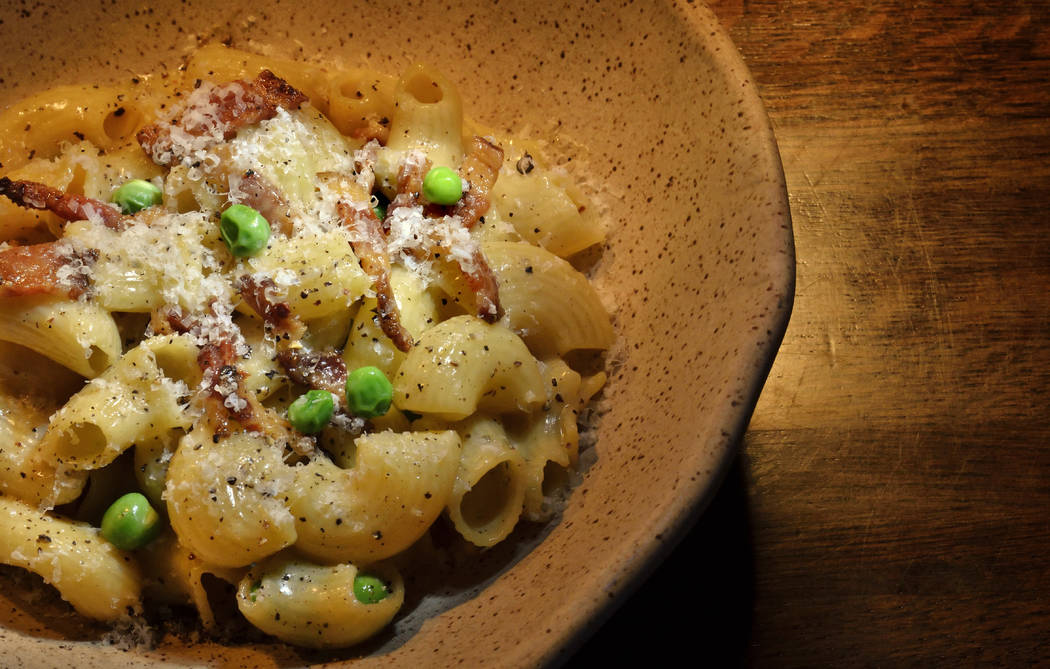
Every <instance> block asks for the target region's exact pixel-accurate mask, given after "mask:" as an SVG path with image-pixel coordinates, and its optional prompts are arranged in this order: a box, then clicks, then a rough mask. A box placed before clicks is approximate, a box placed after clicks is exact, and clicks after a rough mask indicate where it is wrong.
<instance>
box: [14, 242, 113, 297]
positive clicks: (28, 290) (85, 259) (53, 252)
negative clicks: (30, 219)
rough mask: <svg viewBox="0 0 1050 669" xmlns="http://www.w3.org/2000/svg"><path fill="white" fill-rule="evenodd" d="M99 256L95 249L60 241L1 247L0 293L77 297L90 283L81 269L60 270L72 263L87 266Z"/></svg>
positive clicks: (19, 295) (16, 295)
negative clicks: (72, 247)
mask: <svg viewBox="0 0 1050 669" xmlns="http://www.w3.org/2000/svg"><path fill="white" fill-rule="evenodd" d="M97 259H98V251H96V250H94V249H89V250H87V251H73V252H71V251H70V250H69V247H68V246H67V245H65V244H62V243H61V242H46V243H43V244H32V245H30V246H11V247H8V248H6V249H3V250H0V297H22V296H24V295H63V296H68V297H70V298H71V299H76V298H78V297H80V296H81V295H83V294H84V292H85V291H87V289H88V287H89V286H90V281H89V280H88V277H87V275H86V274H84V273H83V272H79V271H69V272H66V273H64V274H65V276H62V274H63V272H62V271H61V270H62V268H64V267H70V266H73V265H80V266H87V265H91V264H93V263H94V262H95V261H96V260H97Z"/></svg>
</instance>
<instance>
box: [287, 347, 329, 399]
mask: <svg viewBox="0 0 1050 669" xmlns="http://www.w3.org/2000/svg"><path fill="white" fill-rule="evenodd" d="M277 362H279V363H281V367H283V368H284V371H285V372H287V373H288V378H290V379H291V380H292V381H295V382H296V383H298V384H300V385H304V386H306V387H308V388H317V389H319V390H327V391H328V392H330V393H332V394H333V395H335V396H336V397H338V398H339V402H340V403H342V402H345V401H346V362H345V361H344V360H343V356H342V354H341V353H339V352H338V351H326V352H324V353H317V352H315V351H310V350H307V349H305V348H282V349H281V350H280V351H278V352H277Z"/></svg>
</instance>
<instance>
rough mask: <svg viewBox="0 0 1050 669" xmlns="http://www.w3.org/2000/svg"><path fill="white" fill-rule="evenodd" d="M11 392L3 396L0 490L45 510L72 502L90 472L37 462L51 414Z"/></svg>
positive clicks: (0, 410) (0, 435)
mask: <svg viewBox="0 0 1050 669" xmlns="http://www.w3.org/2000/svg"><path fill="white" fill-rule="evenodd" d="M8 392H9V391H8V389H6V388H5V389H4V393H3V394H0V416H2V417H3V420H0V490H2V491H3V492H4V493H6V494H9V495H13V496H15V497H18V498H19V499H21V500H23V501H25V502H27V503H29V504H33V505H36V506H38V507H42V508H53V507H55V506H57V505H59V504H66V503H68V502H72V501H73V500H75V499H76V498H77V497H79V496H80V493H81V491H82V490H83V489H84V483H85V481H86V480H87V473H86V472H75V471H73V470H71V469H70V468H68V467H61V468H58V467H56V464H55V463H54V462H38V461H37V458H36V454H37V449H38V448H39V443H40V437H41V435H42V434H43V433H44V427H43V426H44V425H46V424H47V415H48V412H46V411H41V410H40V409H38V408H36V407H34V406H32V404H31V403H30V402H28V401H25V400H22V399H17V398H16V397H13V396H11V395H8ZM13 394H14V393H12V395H13Z"/></svg>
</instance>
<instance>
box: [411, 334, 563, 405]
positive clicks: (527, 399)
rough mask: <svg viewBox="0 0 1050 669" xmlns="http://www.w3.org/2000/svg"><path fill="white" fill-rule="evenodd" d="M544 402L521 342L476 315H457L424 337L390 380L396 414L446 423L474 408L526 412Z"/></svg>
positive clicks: (531, 361)
mask: <svg viewBox="0 0 1050 669" xmlns="http://www.w3.org/2000/svg"><path fill="white" fill-rule="evenodd" d="M543 398H544V389H543V381H542V380H541V379H540V373H539V368H538V366H537V364H536V359H535V358H533V357H532V354H531V353H529V349H528V347H527V346H525V343H524V342H523V341H522V340H521V339H520V338H519V337H518V336H517V335H516V334H514V333H513V332H511V331H510V330H508V329H507V328H505V327H503V326H501V325H498V324H495V325H490V324H488V323H485V322H484V321H482V320H481V319H478V318H475V317H474V316H456V317H455V318H450V319H448V320H447V321H444V322H442V323H439V324H438V325H435V326H434V327H432V328H431V329H429V330H427V331H426V332H424V333H423V335H422V336H421V337H420V339H419V342H418V343H417V344H416V346H414V347H413V348H412V350H411V351H409V352H408V355H407V356H406V357H405V361H404V362H403V363H402V364H401V367H400V369H399V370H398V373H397V377H396V378H395V379H394V404H395V405H396V406H397V407H398V408H399V409H401V410H403V411H404V410H408V411H414V412H417V413H426V414H435V415H437V416H438V417H440V418H445V419H447V420H459V419H462V418H466V417H467V416H469V415H470V414H472V413H474V412H475V411H476V410H477V409H478V408H482V409H486V410H489V411H495V412H510V411H526V412H527V411H531V410H532V409H534V408H535V407H536V406H537V405H539V404H541V403H542V402H543Z"/></svg>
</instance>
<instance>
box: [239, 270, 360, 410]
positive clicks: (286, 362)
mask: <svg viewBox="0 0 1050 669" xmlns="http://www.w3.org/2000/svg"><path fill="white" fill-rule="evenodd" d="M238 283H239V284H240V293H241V297H242V298H243V299H244V302H245V303H246V304H247V305H248V306H249V307H251V308H252V310H253V311H255V313H257V314H259V316H261V317H262V319H263V321H265V322H266V323H267V324H268V325H270V326H271V327H272V328H273V330H274V332H275V333H276V334H277V347H278V350H277V362H279V363H280V364H281V367H283V368H284V370H285V372H286V373H287V374H288V378H290V379H291V380H293V381H295V382H296V383H299V384H302V385H304V386H309V387H310V388H318V389H321V390H327V391H329V392H331V393H333V394H335V396H336V397H338V398H339V399H340V401H343V400H344V399H345V398H346V363H345V362H344V361H343V356H342V355H340V354H339V352H338V351H325V352H323V353H317V352H314V351H310V350H309V349H307V348H305V347H303V346H302V343H301V342H300V341H299V340H300V338H301V337H302V336H303V334H305V332H306V326H305V325H304V324H303V322H302V321H300V320H299V318H298V317H297V316H295V315H294V314H293V313H292V309H291V307H290V306H289V305H288V303H287V302H276V301H274V300H272V299H270V295H271V294H272V292H271V291H273V290H274V289H276V284H274V282H273V281H272V280H271V279H262V280H258V279H255V278H254V277H252V276H251V275H245V276H242V277H241V278H240V280H239V282H238Z"/></svg>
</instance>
